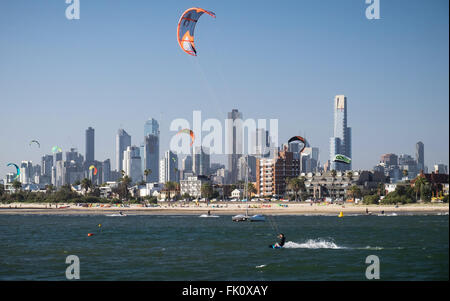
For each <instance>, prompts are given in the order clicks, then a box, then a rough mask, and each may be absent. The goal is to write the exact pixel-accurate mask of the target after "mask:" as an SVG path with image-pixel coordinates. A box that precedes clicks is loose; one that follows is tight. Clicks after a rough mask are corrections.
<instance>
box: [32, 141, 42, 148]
mask: <svg viewBox="0 0 450 301" xmlns="http://www.w3.org/2000/svg"><path fill="white" fill-rule="evenodd" d="M32 143H36V144H37V145H38V146H39V148H40V147H41V144H40V143H39V141H37V140H31V141H30V146H31V144H32Z"/></svg>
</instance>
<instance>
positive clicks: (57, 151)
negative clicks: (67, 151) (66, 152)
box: [52, 146, 62, 153]
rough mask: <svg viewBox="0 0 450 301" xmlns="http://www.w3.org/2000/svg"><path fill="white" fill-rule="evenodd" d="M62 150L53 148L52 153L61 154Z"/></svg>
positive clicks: (56, 147)
mask: <svg viewBox="0 0 450 301" xmlns="http://www.w3.org/2000/svg"><path fill="white" fill-rule="evenodd" d="M61 152H62V149H61V148H60V147H59V146H54V147H52V153H61Z"/></svg>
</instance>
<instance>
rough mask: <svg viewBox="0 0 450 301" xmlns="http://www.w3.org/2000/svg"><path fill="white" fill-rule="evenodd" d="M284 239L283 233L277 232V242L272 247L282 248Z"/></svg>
mask: <svg viewBox="0 0 450 301" xmlns="http://www.w3.org/2000/svg"><path fill="white" fill-rule="evenodd" d="M285 241H286V236H284V234H283V233H280V234H278V242H277V243H275V244H274V245H273V246H271V247H272V248H274V249H275V248H282V247H283V246H284V243H285Z"/></svg>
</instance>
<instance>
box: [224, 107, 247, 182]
mask: <svg viewBox="0 0 450 301" xmlns="http://www.w3.org/2000/svg"><path fill="white" fill-rule="evenodd" d="M226 130H227V137H226V152H227V154H228V169H229V171H230V181H231V183H236V181H237V176H238V160H239V158H240V157H241V156H242V150H243V149H242V146H243V144H242V113H240V112H239V111H238V110H236V109H233V110H232V111H231V112H229V113H228V120H227V121H226Z"/></svg>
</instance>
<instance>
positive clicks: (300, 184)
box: [288, 177, 306, 201]
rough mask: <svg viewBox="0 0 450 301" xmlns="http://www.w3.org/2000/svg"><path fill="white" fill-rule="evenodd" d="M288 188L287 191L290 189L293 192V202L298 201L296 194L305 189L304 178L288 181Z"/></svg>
mask: <svg viewBox="0 0 450 301" xmlns="http://www.w3.org/2000/svg"><path fill="white" fill-rule="evenodd" d="M288 187H289V189H291V190H292V191H294V195H295V200H296V201H297V200H298V197H297V195H298V192H299V191H302V190H304V189H305V188H306V187H305V178H304V177H299V178H292V179H289V181H288Z"/></svg>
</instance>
